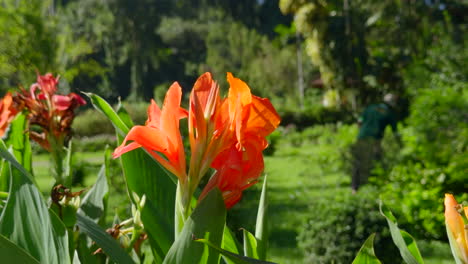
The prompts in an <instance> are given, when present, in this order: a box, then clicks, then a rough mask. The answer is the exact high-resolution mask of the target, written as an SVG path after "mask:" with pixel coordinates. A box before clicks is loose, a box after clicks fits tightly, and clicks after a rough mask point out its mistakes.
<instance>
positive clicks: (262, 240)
mask: <svg viewBox="0 0 468 264" xmlns="http://www.w3.org/2000/svg"><path fill="white" fill-rule="evenodd" d="M267 209H268V197H267V175H265V177H264V178H263V187H262V193H261V195H260V202H259V204H258V212H257V223H256V225H255V238H256V239H257V253H258V258H259V259H263V260H265V259H266V253H267V252H266V250H267V248H268V245H267V242H268V230H267V224H266V214H267Z"/></svg>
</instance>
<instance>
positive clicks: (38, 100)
mask: <svg viewBox="0 0 468 264" xmlns="http://www.w3.org/2000/svg"><path fill="white" fill-rule="evenodd" d="M58 79H59V78H58V77H57V78H54V77H53V75H52V74H50V73H47V74H46V75H43V76H41V75H38V76H37V83H34V84H33V85H31V87H30V89H29V91H26V90H22V91H21V92H18V93H16V94H15V95H14V97H13V100H14V102H15V108H16V109H17V110H18V111H21V110H23V109H26V110H27V112H28V113H27V117H28V122H29V125H30V126H39V127H40V128H41V130H42V131H40V132H38V131H34V130H31V131H30V136H31V138H32V139H33V140H34V141H36V142H38V143H39V144H40V145H41V146H42V147H44V148H45V149H47V150H48V151H51V148H50V142H49V141H50V138H49V136H50V135H52V136H53V137H54V138H55V139H54V140H55V141H57V142H55V144H59V146H58V147H59V148H61V147H62V144H64V143H66V141H67V140H68V138H69V137H70V135H71V124H72V122H73V119H74V117H75V114H74V110H75V109H76V108H77V107H79V106H81V105H84V104H86V101H85V100H84V99H83V98H82V97H80V96H79V95H77V94H75V93H70V94H68V95H58V94H55V92H56V91H57V84H58Z"/></svg>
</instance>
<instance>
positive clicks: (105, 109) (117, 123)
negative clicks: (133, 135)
mask: <svg viewBox="0 0 468 264" xmlns="http://www.w3.org/2000/svg"><path fill="white" fill-rule="evenodd" d="M84 94H85V95H86V96H88V97H89V99H90V100H91V103H92V104H93V106H94V108H96V109H97V110H98V111H100V112H101V113H103V114H104V115H105V116H107V118H109V120H110V121H111V123H112V125H113V126H114V128H115V130H116V131H117V133H118V134H120V135H123V136H125V135H126V134H127V133H128V131H129V130H130V128H129V127H128V126H127V125H126V124H125V123H124V122H123V121H122V119H121V118H120V117H119V116H118V115H117V113H116V112H115V111H114V109H112V106H111V105H110V104H109V103H108V102H106V100H104V99H102V98H101V97H100V96H98V95H95V94H93V93H84Z"/></svg>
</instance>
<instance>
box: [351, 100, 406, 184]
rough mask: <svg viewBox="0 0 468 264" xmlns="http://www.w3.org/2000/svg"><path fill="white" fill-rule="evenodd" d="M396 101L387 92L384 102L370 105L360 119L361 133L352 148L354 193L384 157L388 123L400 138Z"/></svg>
mask: <svg viewBox="0 0 468 264" xmlns="http://www.w3.org/2000/svg"><path fill="white" fill-rule="evenodd" d="M396 102H397V100H396V97H395V95H393V94H387V95H385V97H384V102H383V103H379V104H372V105H369V106H368V107H366V109H364V112H363V113H362V115H361V117H360V118H359V119H358V124H359V134H358V138H357V141H356V143H355V144H354V145H353V146H352V148H351V152H352V155H353V171H352V179H351V188H352V191H353V193H355V192H356V191H357V190H358V189H359V187H360V186H361V185H362V184H365V183H366V182H367V178H368V177H369V175H370V171H371V170H372V167H373V166H374V163H375V162H376V161H378V160H380V159H381V158H382V147H381V141H382V138H383V136H384V133H385V128H386V127H387V126H388V125H390V126H391V128H392V131H393V133H394V135H395V136H396V137H397V140H398V139H399V136H398V133H397V118H396V113H395V110H394V107H395V106H396Z"/></svg>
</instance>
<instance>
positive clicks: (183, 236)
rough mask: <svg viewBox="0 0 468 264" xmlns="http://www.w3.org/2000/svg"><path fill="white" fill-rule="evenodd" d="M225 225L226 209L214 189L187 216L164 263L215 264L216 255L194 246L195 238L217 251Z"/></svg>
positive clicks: (220, 196)
mask: <svg viewBox="0 0 468 264" xmlns="http://www.w3.org/2000/svg"><path fill="white" fill-rule="evenodd" d="M225 221H226V207H225V206H224V201H223V198H222V195H221V192H220V191H219V189H218V188H215V189H214V190H212V191H210V192H209V193H208V195H207V196H206V197H205V198H204V199H203V200H202V201H201V202H200V203H199V204H198V206H197V207H196V208H195V210H194V211H193V213H192V214H191V215H190V216H189V218H188V219H187V221H186V222H185V225H184V228H183V229H182V232H181V233H180V235H179V237H178V238H177V239H176V241H175V242H174V244H173V245H172V247H171V249H170V250H169V252H168V253H167V255H166V258H165V259H164V262H163V263H165V264H172V263H177V264H184V263H207V264H211V263H218V259H219V253H218V252H217V251H216V250H214V249H213V248H211V247H208V246H207V245H204V244H202V243H197V242H196V241H194V238H205V239H207V240H209V241H210V242H211V243H212V244H213V245H215V246H217V247H219V246H220V245H221V240H222V236H223V230H224V224H225Z"/></svg>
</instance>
